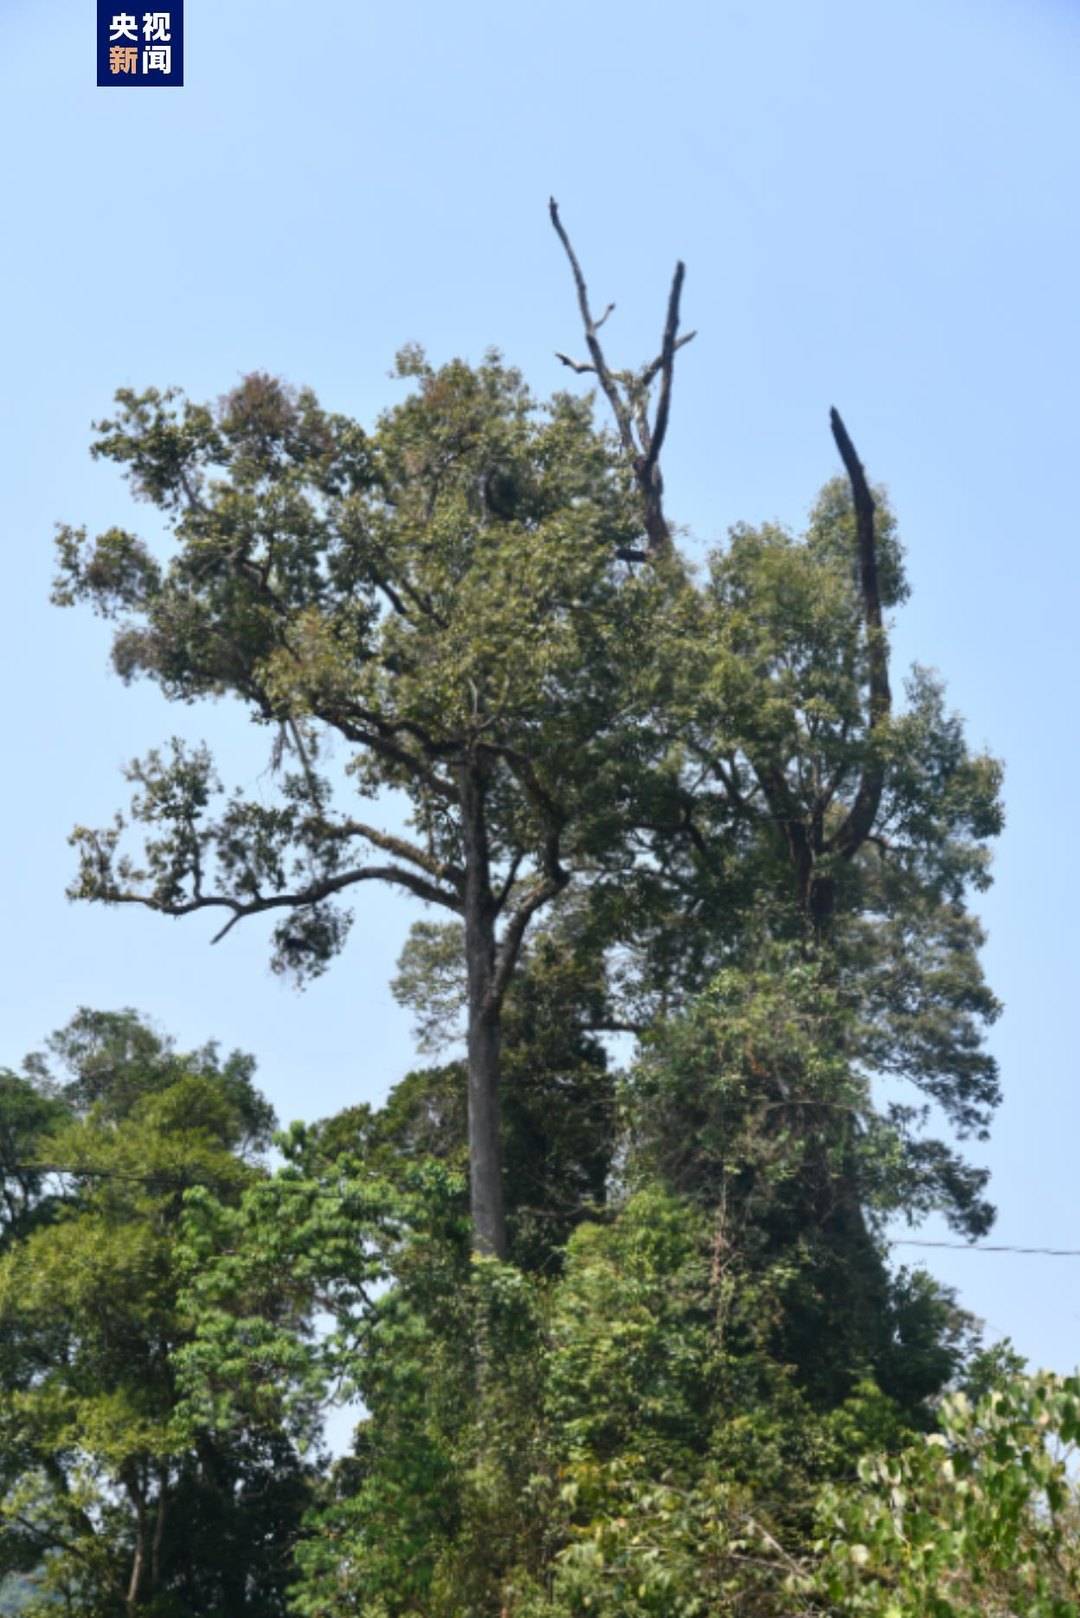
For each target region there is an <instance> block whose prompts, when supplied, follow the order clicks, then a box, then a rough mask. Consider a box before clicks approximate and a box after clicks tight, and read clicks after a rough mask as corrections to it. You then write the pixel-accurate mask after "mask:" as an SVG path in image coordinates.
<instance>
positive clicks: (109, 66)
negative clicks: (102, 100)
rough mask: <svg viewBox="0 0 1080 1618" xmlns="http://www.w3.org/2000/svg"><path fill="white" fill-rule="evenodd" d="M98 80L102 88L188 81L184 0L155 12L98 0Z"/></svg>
mask: <svg viewBox="0 0 1080 1618" xmlns="http://www.w3.org/2000/svg"><path fill="white" fill-rule="evenodd" d="M128 4H129V5H130V4H131V0H128ZM97 81H98V88H99V89H111V88H112V87H113V86H115V85H120V86H124V85H147V84H164V85H171V86H173V87H174V88H175V87H176V86H177V85H181V84H183V82H184V6H183V0H169V3H168V4H167V5H164V6H162V7H160V9H158V10H155V11H143V10H142V9H141V7H140V8H139V9H138V10H133V11H126V10H124V8H123V4H122V3H119V4H118V3H117V0H97Z"/></svg>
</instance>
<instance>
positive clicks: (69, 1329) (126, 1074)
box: [0, 1011, 306, 1618]
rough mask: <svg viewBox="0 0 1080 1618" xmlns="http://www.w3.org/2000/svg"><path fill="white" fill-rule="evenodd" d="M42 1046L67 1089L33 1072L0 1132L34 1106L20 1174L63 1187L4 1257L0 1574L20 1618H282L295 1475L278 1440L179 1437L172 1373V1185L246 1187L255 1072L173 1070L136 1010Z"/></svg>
mask: <svg viewBox="0 0 1080 1618" xmlns="http://www.w3.org/2000/svg"><path fill="white" fill-rule="evenodd" d="M51 1048H52V1050H53V1052H54V1053H55V1054H56V1055H57V1056H59V1057H60V1058H61V1060H62V1061H63V1062H64V1063H65V1064H66V1066H67V1068H68V1070H69V1072H70V1075H71V1076H70V1078H69V1079H68V1081H67V1082H66V1083H62V1082H60V1081H58V1080H57V1081H53V1085H52V1093H51V1094H43V1093H42V1090H41V1089H40V1086H41V1085H42V1084H43V1083H44V1082H45V1080H44V1078H43V1075H44V1074H45V1072H46V1071H47V1069H46V1066H45V1063H44V1061H43V1060H42V1059H37V1060H35V1061H32V1062H31V1063H30V1064H29V1065H30V1067H31V1070H32V1071H33V1072H35V1073H36V1074H37V1075H38V1077H37V1079H36V1083H35V1084H32V1083H30V1081H18V1082H13V1083H12V1084H10V1085H8V1087H7V1089H6V1090H5V1092H4V1094H3V1096H2V1097H0V1104H2V1105H3V1107H4V1123H5V1131H6V1132H10V1131H11V1130H12V1128H13V1126H22V1125H23V1124H24V1120H25V1118H26V1115H27V1111H28V1098H30V1099H31V1100H32V1099H33V1098H37V1100H38V1101H39V1102H41V1103H42V1104H43V1105H42V1108H41V1109H40V1110H42V1111H43V1112H44V1113H45V1115H46V1117H47V1120H48V1123H49V1126H50V1127H49V1129H48V1133H45V1132H44V1131H43V1130H41V1129H40V1128H39V1129H38V1131H37V1132H36V1134H35V1135H34V1138H33V1140H32V1141H30V1142H29V1144H30V1145H32V1146H33V1147H34V1153H33V1156H32V1157H31V1162H34V1161H38V1162H44V1163H46V1164H48V1165H51V1179H52V1180H53V1182H54V1185H55V1187H56V1188H55V1189H52V1190H50V1192H49V1195H48V1196H47V1197H46V1196H45V1195H44V1191H43V1190H42V1191H41V1195H40V1198H39V1200H38V1202H37V1203H36V1205H35V1206H34V1207H33V1208H32V1210H31V1217H24V1218H22V1219H21V1221H20V1222H19V1223H18V1224H17V1225H16V1226H14V1227H13V1229H12V1233H11V1238H12V1239H10V1240H9V1241H8V1242H7V1244H6V1249H5V1251H4V1253H3V1256H2V1258H0V1342H2V1343H3V1355H4V1370H5V1376H4V1389H3V1393H2V1395H0V1477H2V1481H3V1499H2V1501H0V1558H2V1562H0V1566H3V1567H8V1568H17V1569H24V1570H29V1569H32V1568H38V1569H39V1577H38V1580H37V1582H36V1584H35V1591H37V1592H39V1593H37V1594H35V1597H34V1602H35V1604H34V1605H33V1606H32V1607H31V1608H29V1609H28V1610H32V1611H35V1612H36V1611H38V1610H39V1608H40V1610H41V1611H47V1610H51V1603H52V1602H53V1601H54V1600H58V1601H63V1602H66V1603H67V1604H68V1610H72V1611H79V1612H87V1613H91V1612H92V1613H94V1614H95V1615H96V1618H108V1615H110V1614H114V1613H115V1614H120V1613H127V1612H129V1611H132V1610H136V1609H137V1610H140V1611H143V1610H145V1611H147V1612H148V1613H150V1612H153V1613H157V1614H160V1615H162V1618H166V1615H169V1618H183V1615H184V1614H191V1615H194V1614H196V1613H198V1614H200V1615H201V1618H202V1615H206V1618H209V1615H212V1614H221V1615H222V1618H224V1615H225V1614H226V1613H228V1614H229V1618H233V1615H234V1614H236V1613H239V1612H244V1611H256V1610H257V1611H259V1612H261V1613H268V1614H269V1613H272V1612H275V1611H281V1610H282V1605H281V1603H282V1595H283V1590H284V1584H285V1578H286V1574H287V1555H288V1547H289V1540H290V1537H291V1536H292V1535H293V1534H294V1533H295V1530H296V1526H297V1522H298V1517H299V1513H300V1512H301V1510H302V1509H303V1506H304V1504H305V1501H306V1483H305V1479H304V1475H303V1470H302V1468H301V1467H300V1466H299V1465H298V1462H297V1458H296V1457H295V1456H294V1454H293V1453H292V1452H290V1451H289V1449H288V1447H287V1445H285V1444H284V1443H283V1442H282V1439H281V1436H280V1434H279V1432H278V1430H277V1429H276V1428H274V1427H273V1426H269V1425H267V1424H265V1423H264V1424H262V1425H261V1426H260V1425H258V1424H255V1423H248V1424H238V1425H237V1426H236V1427H234V1429H233V1430H232V1431H231V1432H230V1434H229V1436H228V1439H227V1440H226V1441H225V1442H224V1443H223V1444H219V1443H218V1442H217V1441H216V1440H215V1439H214V1437H213V1436H212V1435H211V1434H210V1433H209V1432H208V1431H207V1430H205V1429H200V1428H193V1427H192V1426H191V1424H190V1423H189V1422H187V1421H186V1420H185V1419H184V1416H183V1412H182V1410H181V1407H180V1403H179V1397H178V1392H177V1386H176V1364H175V1360H174V1357H175V1356H177V1355H178V1353H179V1350H180V1349H181V1347H182V1346H183V1344H184V1343H185V1341H187V1340H188V1339H189V1338H190V1337H191V1335H192V1332H193V1322H192V1320H191V1318H190V1316H189V1315H188V1314H187V1312H186V1311H185V1309H184V1307H183V1306H182V1304H181V1301H180V1283H181V1270H180V1265H179V1254H180V1243H179V1232H180V1222H181V1212H182V1207H183V1198H184V1193H185V1189H186V1188H189V1187H192V1186H195V1185H200V1184H201V1185H204V1186H212V1187H213V1188H214V1194H215V1196H216V1197H217V1198H218V1199H220V1201H221V1203H222V1205H223V1206H227V1205H228V1204H229V1203H230V1202H231V1201H233V1200H234V1199H235V1198H237V1197H238V1196H239V1195H240V1193H241V1191H242V1189H243V1188H244V1186H246V1185H248V1184H250V1183H251V1182H252V1181H253V1179H255V1178H257V1177H258V1174H259V1172H260V1171H259V1170H258V1169H257V1168H256V1167H255V1165H253V1164H252V1163H249V1162H248V1161H246V1160H245V1157H246V1154H247V1153H248V1152H249V1151H250V1149H251V1148H252V1146H253V1144H254V1143H255V1142H257V1141H258V1140H259V1139H261V1138H262V1137H263V1136H264V1135H265V1133H266V1130H267V1127H268V1125H269V1123H270V1121H271V1119H272V1114H271V1112H270V1110H269V1108H268V1107H267V1104H266V1102H265V1101H264V1100H263V1098H262V1097H261V1096H260V1095H259V1094H258V1092H257V1091H256V1090H255V1088H254V1086H253V1084H252V1082H251V1071H252V1064H251V1063H250V1061H249V1060H248V1059H247V1058H244V1057H240V1056H233V1057H231V1058H229V1059H228V1060H227V1061H226V1062H225V1063H224V1064H221V1063H219V1062H218V1059H217V1056H216V1053H215V1051H214V1048H213V1047H212V1046H208V1047H206V1048H204V1049H203V1050H202V1051H197V1052H194V1053H192V1054H191V1055H190V1056H187V1057H185V1056H182V1055H180V1054H178V1053H177V1052H176V1051H175V1050H174V1049H173V1047H172V1046H171V1045H170V1044H169V1043H168V1042H167V1041H164V1040H162V1039H161V1038H160V1036H158V1035H157V1034H155V1033H154V1031H153V1030H152V1029H150V1028H149V1027H148V1026H147V1025H146V1024H144V1023H142V1022H140V1020H139V1019H138V1018H137V1017H136V1016H135V1015H134V1014H133V1013H130V1012H125V1013H120V1014H103V1013H91V1012H86V1011H84V1012H80V1013H79V1015H78V1016H77V1017H76V1018H75V1019H74V1021H73V1022H72V1023H71V1024H69V1026H68V1027H67V1028H66V1029H64V1030H63V1031H62V1032H61V1033H60V1034H59V1035H57V1036H56V1038H55V1039H54V1040H53V1041H52V1043H51ZM45 1103H47V1106H46V1105H44V1104H45ZM23 1138H24V1139H25V1136H24V1137H23ZM21 1150H24V1151H25V1150H26V1147H25V1146H23V1147H22V1148H21ZM43 1180H44V1174H43V1173H42V1174H41V1175H40V1176H39V1181H41V1182H43ZM17 1183H19V1182H18V1181H17ZM21 1183H22V1184H23V1185H25V1184H26V1182H25V1179H24V1180H23V1181H22V1182H21ZM5 1184H7V1178H6V1176H5Z"/></svg>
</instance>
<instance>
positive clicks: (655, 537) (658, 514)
mask: <svg viewBox="0 0 1080 1618" xmlns="http://www.w3.org/2000/svg"><path fill="white" fill-rule="evenodd" d="M548 207H549V212H550V214H551V223H552V225H553V226H554V228H555V233H556V235H557V236H558V238H559V240H560V242H561V243H562V246H563V251H564V252H565V253H566V257H567V260H568V262H569V265H570V271H571V274H572V275H573V278H574V287H575V290H576V292H577V300H578V309H579V310H580V312H581V320H582V325H583V326H584V328H585V342H586V346H587V347H588V350H589V360H588V361H586V360H574V359H571V358H570V356H569V355H568V354H562V353H559V354H557V355H556V358H557V359H558V360H559V361H560V362H561V364H563V365H566V366H568V367H569V368H570V370H572V371H574V372H575V373H576V374H577V375H578V376H582V375H585V374H590V375H595V376H596V379H597V381H598V382H599V384H600V387H601V389H602V390H603V392H604V396H605V397H606V399H607V401H608V404H609V405H610V406H611V410H612V414H613V415H614V417H615V423H616V426H617V427H618V431H619V440H620V442H621V444H622V447H623V451H624V453H625V455H626V456H627V459H628V460H629V463H630V466H631V469H632V471H633V474H634V480H635V482H636V483H637V486H638V490H639V492H640V494H641V498H642V504H643V508H644V511H643V515H644V523H645V532H646V535H647V536H648V546H647V550H646V557H648V556H650V555H652V556H655V555H658V554H659V553H660V552H662V551H667V550H669V549H670V548H671V529H670V528H669V526H668V523H667V519H666V518H665V516H664V506H663V493H664V483H663V478H662V477H661V474H660V451H661V450H662V448H663V445H664V439H665V437H666V435H667V428H668V420H669V418H670V414H671V389H672V380H673V376H674V368H675V355H676V353H677V352H678V350H679V349H680V348H682V347H683V346H684V345H685V344H686V343H688V342H689V341H690V340H691V338H692V337H694V336H695V333H694V332H687V333H685V334H684V335H683V336H682V337H680V336H679V335H678V329H679V307H680V303H681V299H682V287H683V280H684V278H685V275H686V266H685V265H684V264H683V262H682V260H681V259H680V261H679V262H678V264H676V266H675V274H674V276H673V278H672V282H671V291H670V292H669V294H668V304H667V317H666V320H665V322H664V333H663V339H662V342H661V348H660V353H659V354H658V356H657V357H656V359H655V360H653V361H652V363H651V364H649V365H646V366H645V367H644V368H643V369H642V370H641V371H639V372H636V373H635V372H630V371H613V370H612V369H611V367H610V366H609V365H608V362H607V359H606V357H605V355H604V351H603V349H602V347H601V346H600V339H599V337H598V335H597V333H598V332H599V330H600V328H601V326H602V325H603V324H604V322H605V321H606V320H607V318H608V316H609V315H610V314H611V312H612V310H613V309H614V307H615V305H614V304H610V303H609V304H608V306H607V308H606V309H605V310H604V313H603V314H602V315H601V317H600V319H599V320H594V319H593V316H592V310H591V307H590V304H589V291H588V287H587V285H586V282H585V276H584V274H583V273H582V269H581V264H580V262H579V260H578V257H577V254H576V253H575V252H574V248H573V245H572V244H571V241H570V238H569V236H568V235H567V232H566V228H565V226H564V225H563V222H562V220H561V218H560V217H559V206H558V203H557V202H556V201H555V198H554V197H552V198H551V200H550V202H549V205H548ZM657 377H659V378H660V395H659V398H658V400H657V406H656V415H655V418H654V420H653V422H652V423H651V424H650V422H649V397H648V396H649V389H650V388H651V386H652V384H653V382H654V381H655V380H656V378H657ZM638 558H639V553H638V552H632V553H626V555H625V556H624V558H623V559H624V560H634V561H637V560H638Z"/></svg>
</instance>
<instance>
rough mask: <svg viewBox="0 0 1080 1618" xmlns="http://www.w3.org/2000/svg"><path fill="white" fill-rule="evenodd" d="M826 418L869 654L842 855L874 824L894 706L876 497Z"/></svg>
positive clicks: (832, 844)
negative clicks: (861, 741)
mask: <svg viewBox="0 0 1080 1618" xmlns="http://www.w3.org/2000/svg"><path fill="white" fill-rule="evenodd" d="M829 422H830V425H831V427H832V435H833V438H834V440H835V441H836V447H837V449H838V450H839V452H840V459H841V460H842V461H843V463H844V470H845V471H846V472H847V475H848V481H849V483H850V484H851V497H852V500H853V502H854V506H855V527H856V534H857V538H858V546H859V584H860V589H861V592H862V602H863V621H864V623H865V626H866V644H867V653H868V658H869V687H870V690H869V700H868V705H867V707H868V711H867V731H868V735H869V739H870V744H871V745H870V756H869V757H868V759H867V761H866V763H865V764H864V766H863V772H862V777H861V779H860V781H859V785H858V788H857V790H856V793H855V799H854V802H853V803H852V805H851V808H850V810H849V811H848V814H847V816H846V817H845V819H844V821H843V823H842V825H841V826H840V828H839V830H838V831H837V832H836V833H835V834H834V836H833V837H832V838H831V839H830V840H829V843H828V845H827V846H828V848H829V849H830V850H835V851H836V852H837V853H838V854H840V855H841V857H842V858H844V859H851V858H852V857H853V855H855V854H856V853H857V852H858V850H859V849H860V848H861V847H862V845H863V843H864V842H865V841H866V839H867V837H868V836H869V835H870V832H871V831H872V830H873V826H874V820H875V818H876V816H877V812H878V808H879V806H880V803H881V794H882V791H883V789H884V785H885V765H884V760H883V759H882V758H881V756H880V754H879V753H878V752H877V751H876V750H875V748H874V746H873V734H874V731H875V730H876V729H878V728H879V727H880V725H881V724H882V723H883V722H884V721H885V720H887V719H888V717H889V714H890V713H891V711H892V692H891V690H890V688H889V647H888V641H887V639H886V636H885V628H884V624H883V621H882V614H881V591H880V587H879V583H878V557H877V534H876V530H875V523H874V497H873V495H872V494H871V492H870V485H869V484H868V483H867V481H866V473H865V471H864V470H863V465H862V462H861V461H860V460H859V457H858V455H857V454H856V453H855V446H854V444H853V443H852V442H851V438H850V436H849V435H848V431H847V428H846V427H845V426H844V423H843V421H842V420H841V418H840V412H839V411H838V410H837V409H835V407H834V408H833V409H832V410H831V411H830V413H829Z"/></svg>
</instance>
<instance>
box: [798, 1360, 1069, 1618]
mask: <svg viewBox="0 0 1080 1618" xmlns="http://www.w3.org/2000/svg"><path fill="white" fill-rule="evenodd" d="M1078 1438H1080V1382H1078V1381H1077V1379H1076V1378H1074V1377H1070V1378H1066V1379H1062V1378H1060V1377H1053V1376H1049V1375H1045V1374H1044V1375H1041V1376H1037V1377H1032V1378H1022V1377H1020V1378H1016V1379H1014V1380H1011V1381H1009V1382H1007V1383H1006V1384H1005V1385H1004V1386H1002V1387H999V1388H997V1389H995V1390H994V1391H993V1392H992V1393H990V1394H989V1395H988V1396H987V1397H986V1398H985V1399H983V1400H982V1401H981V1402H980V1403H979V1404H977V1405H972V1404H971V1403H970V1402H969V1401H968V1400H967V1399H966V1398H965V1397H964V1396H963V1395H962V1394H957V1395H955V1396H953V1397H952V1398H950V1399H948V1400H946V1401H945V1403H944V1405H943V1406H942V1410H941V1430H940V1431H939V1432H936V1433H932V1434H930V1435H929V1436H928V1437H927V1438H925V1439H923V1440H921V1441H919V1442H918V1443H917V1444H915V1445H913V1446H912V1447H910V1448H908V1449H905V1450H903V1451H902V1452H901V1453H900V1454H899V1455H897V1456H894V1457H892V1458H888V1457H865V1458H864V1459H863V1460H861V1461H860V1464H859V1484H858V1486H857V1487H852V1486H849V1487H847V1488H845V1489H841V1490H836V1489H830V1490H826V1491H825V1492H824V1494H823V1496H822V1499H821V1501H820V1503H819V1507H818V1511H819V1523H820V1526H821V1528H822V1529H823V1530H824V1532H825V1535H826V1537H825V1538H824V1539H823V1540H822V1541H821V1542H819V1545H818V1547H817V1549H818V1550H819V1552H823V1553H824V1555H823V1559H822V1561H821V1563H820V1565H819V1566H817V1567H816V1568H815V1569H814V1572H813V1574H812V1576H810V1577H809V1578H808V1579H807V1580H806V1581H805V1585H804V1588H807V1589H813V1590H814V1591H815V1592H817V1593H820V1595H821V1596H823V1597H824V1598H825V1599H826V1600H827V1601H828V1602H829V1610H830V1611H835V1612H838V1613H851V1614H857V1613H858V1614H867V1615H870V1614H873V1615H875V1618H916V1615H920V1618H921V1615H922V1614H932V1615H934V1618H983V1615H984V1614H986V1613H1011V1614H1015V1615H1016V1618H1075V1614H1076V1613H1077V1612H1080V1537H1078V1532H1077V1531H1078V1527H1080V1517H1078V1506H1080V1501H1078V1498H1077V1493H1076V1481H1075V1479H1076V1474H1075V1468H1074V1467H1071V1465H1070V1456H1071V1455H1073V1454H1074V1452H1075V1445H1076V1442H1077V1439H1078ZM799 1582H800V1583H802V1582H803V1581H799Z"/></svg>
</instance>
